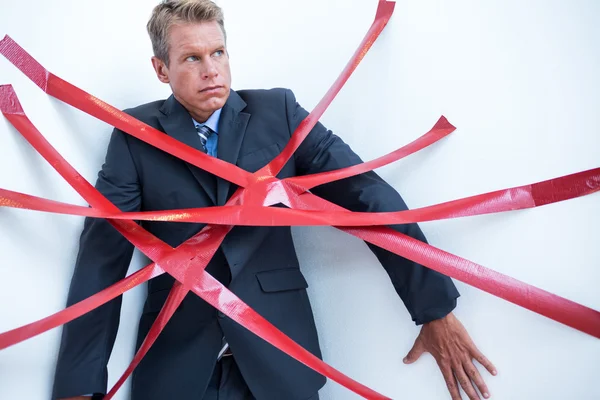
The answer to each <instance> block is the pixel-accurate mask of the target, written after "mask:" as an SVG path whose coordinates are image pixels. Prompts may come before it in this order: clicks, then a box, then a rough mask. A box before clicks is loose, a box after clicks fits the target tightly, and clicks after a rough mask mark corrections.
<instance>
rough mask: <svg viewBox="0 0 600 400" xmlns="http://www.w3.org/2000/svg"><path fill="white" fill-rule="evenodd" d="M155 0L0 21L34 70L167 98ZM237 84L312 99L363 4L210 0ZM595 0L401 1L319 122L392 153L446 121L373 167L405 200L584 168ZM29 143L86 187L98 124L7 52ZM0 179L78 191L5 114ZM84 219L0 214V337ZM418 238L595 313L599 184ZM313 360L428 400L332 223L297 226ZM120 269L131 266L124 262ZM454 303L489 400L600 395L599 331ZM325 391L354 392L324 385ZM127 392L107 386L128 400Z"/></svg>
mask: <svg viewBox="0 0 600 400" xmlns="http://www.w3.org/2000/svg"><path fill="white" fill-rule="evenodd" d="M155 2H156V0H137V1H132V0H129V1H117V0H104V1H101V2H100V1H93V2H88V1H85V2H83V1H76V0H60V1H58V0H55V1H52V2H48V1H40V0H30V1H27V2H25V1H23V2H16V1H10V0H0V10H1V12H0V35H4V34H5V33H6V34H9V35H11V36H12V37H13V38H14V39H15V40H16V41H17V42H18V43H19V44H21V45H22V46H23V47H25V49H27V50H28V51H29V52H31V54H33V55H34V57H36V58H37V59H38V60H39V61H40V62H41V63H42V64H43V65H44V66H46V67H47V68H48V69H50V70H51V71H52V72H54V73H56V74H57V75H59V76H60V77H62V78H65V79H67V80H68V81H70V82H72V83H74V84H76V85H78V86H79V87H81V88H83V89H85V90H87V91H89V92H91V93H93V94H94V95H96V96H98V97H100V98H102V99H103V100H105V101H107V102H109V103H111V104H113V105H114V106H116V107H119V108H126V107H131V106H135V105H137V104H140V103H143V102H147V101H151V100H154V99H158V98H164V97H166V96H167V95H168V94H169V92H168V88H167V87H165V86H163V85H161V84H160V83H159V82H158V81H157V80H156V78H155V77H154V76H153V71H152V69H151V65H150V62H149V57H150V44H149V41H148V39H147V37H146V33H145V22H146V20H147V18H148V15H149V13H150V10H151V8H152V7H153V5H154V3H155ZM220 3H221V4H222V6H223V7H224V9H225V13H226V22H227V27H228V34H229V40H230V42H229V49H230V53H231V58H232V65H233V76H234V88H237V89H241V88H263V87H275V86H283V87H290V88H292V89H293V90H294V91H295V93H296V95H297V97H298V98H299V100H300V102H301V103H302V104H303V105H304V106H305V107H306V108H307V109H312V107H314V105H315V104H316V103H317V101H318V100H319V99H320V98H321V96H322V95H323V94H324V93H325V91H326V89H327V88H328V86H329V85H330V84H331V82H333V80H334V79H335V78H336V77H337V75H338V73H339V72H340V71H341V69H342V67H343V66H344V65H345V63H346V61H347V60H348V58H349V57H350V56H351V54H352V53H353V51H354V50H355V48H356V46H357V45H358V43H359V42H360V40H361V38H362V37H363V35H364V33H365V32H366V30H367V29H368V27H369V25H370V24H371V21H372V17H373V16H374V13H375V7H376V3H377V1H376V0H352V1H349V0H344V1H342V0H335V1H332V0H328V1H323V0H302V1H293V2H292V1H275V0H254V1H252V2H249V1H234V0H222V1H221V2H220ZM599 13H600V3H598V2H597V1H596V0H575V1H558V0H529V1H521V0H519V1H517V0H502V1H500V0H497V1H491V0H488V1H485V2H481V1H477V0H455V1H452V2H450V1H448V2H445V1H441V0H430V1H428V2H424V1H401V2H399V3H398V4H397V7H396V11H395V14H394V16H393V17H392V20H391V22H390V24H389V25H388V27H387V28H386V30H385V31H384V33H383V34H382V36H381V37H380V39H379V40H378V41H377V43H376V44H375V46H374V47H373V49H372V50H371V52H370V53H369V54H368V56H367V57H366V59H365V60H364V61H363V64H361V66H360V67H359V68H358V70H357V71H356V73H355V75H354V76H353V77H352V78H351V80H350V82H349V83H348V84H347V86H346V87H345V88H344V90H343V91H342V92H341V94H340V95H339V97H338V98H337V99H336V100H335V101H334V103H333V105H332V106H331V108H330V109H329V111H328V112H327V113H326V115H325V116H324V118H323V119H322V121H323V122H324V123H325V124H326V125H327V126H328V127H329V128H331V129H333V130H334V132H336V133H337V134H339V135H340V136H342V138H343V139H344V140H346V141H347V142H349V143H350V144H351V145H352V146H353V148H354V149H355V150H356V151H357V152H358V153H359V154H360V155H361V156H362V157H363V158H364V159H365V160H368V159H372V158H374V157H376V156H379V155H381V154H384V153H387V152H388V151H390V150H392V149H395V148H397V147H400V146H401V145H403V144H405V143H407V142H409V141H411V140H413V139H414V138H416V137H417V136H419V135H420V134H422V133H424V132H425V131H426V130H428V129H429V128H430V127H431V126H432V124H433V123H434V122H435V121H436V120H437V118H438V117H439V116H440V114H444V115H446V116H447V117H448V118H449V119H450V121H451V122H453V123H454V124H455V125H456V126H457V127H458V130H457V131H456V132H455V133H454V134H452V136H451V137H450V138H448V139H446V140H444V141H443V142H441V143H439V144H437V145H435V146H434V147H433V148H431V149H428V150H426V151H423V152H422V153H420V154H418V155H415V156H412V157H410V158H408V159H406V160H404V161H402V162H399V163H396V164H394V165H392V166H389V167H387V168H384V169H383V170H381V171H380V173H381V174H382V176H383V177H384V178H386V179H387V180H388V181H389V182H390V183H391V184H393V185H394V187H396V188H397V189H398V190H399V191H400V193H401V194H402V195H403V196H404V198H405V199H406V201H407V203H408V204H409V206H410V207H418V206H424V205H429V204H434V203H438V202H441V201H446V200H451V199H454V198H458V197H463V196H468V195H473V194H477V193H481V192H485V191H490V190H495V189H500V188H505V187H509V186H515V185H521V184H526V183H531V182H535V181H539V180H544V179H548V178H552V177H555V176H560V175H564V174H568V173H572V172H576V171H580V170H584V169H588V168H594V167H598V166H599V163H600V134H599V130H600V114H599V113H598V109H600V94H599V93H600V92H599V90H598V89H599V88H600V77H599V75H598V71H600V48H599V47H598V43H599V39H600V25H598V24H597V22H596V21H597V17H598V15H600V14H599ZM0 83H12V84H13V85H14V86H15V88H16V90H17V93H18V95H19V97H20V99H21V102H22V104H23V106H24V108H25V110H26V112H27V113H28V115H29V116H30V118H31V119H32V120H33V122H34V123H35V124H36V125H37V126H38V127H39V128H40V129H41V131H42V132H43V133H44V134H45V135H46V137H47V138H48V139H49V140H50V141H51V142H52V144H53V145H55V146H56V147H57V148H58V150H59V151H60V152H61V153H62V154H63V155H64V156H65V157H66V158H67V159H68V160H69V161H70V162H71V163H72V164H73V165H74V166H75V167H76V168H77V169H78V170H79V171H80V172H81V173H82V174H83V175H84V176H85V177H86V178H87V179H89V180H91V181H95V176H96V173H97V170H98V169H99V168H100V166H101V163H102V160H103V157H104V152H105V148H106V145H107V141H108V137H109V133H110V130H111V128H110V127H109V126H107V125H105V124H103V123H101V122H98V121H97V120H95V119H94V118H92V117H89V116H87V115H84V114H83V113H81V112H79V111H77V110H75V109H73V108H71V107H69V106H67V105H65V104H63V103H61V102H59V101H57V100H54V99H52V98H49V97H47V96H46V95H45V94H43V93H42V92H41V91H40V90H39V89H38V88H37V87H35V86H34V85H33V84H32V83H30V82H29V81H28V80H27V79H26V78H25V77H24V76H23V75H22V74H21V73H20V72H18V71H17V70H16V68H14V67H13V66H12V65H10V64H9V63H8V62H7V61H6V60H4V59H0ZM0 137H1V142H0V143H1V145H0V171H1V172H0V187H2V188H7V189H11V190H17V191H21V192H25V193H30V194H34V195H38V196H43V197H47V198H52V199H56V200H61V201H66V202H71V203H77V204H85V203H84V202H83V201H82V200H81V199H80V198H79V196H78V195H77V194H76V193H75V192H74V191H73V190H72V189H71V188H70V187H69V186H68V185H67V184H66V183H65V182H64V181H63V180H62V179H61V178H59V177H58V176H57V174H56V173H55V172H54V171H53V170H52V169H51V168H50V167H49V166H48V165H47V164H46V163H45V161H43V160H42V159H41V157H39V156H38V155H37V154H36V153H35V151H34V150H32V149H31V148H30V147H29V145H28V144H27V143H26V142H25V140H23V139H22V138H21V137H20V135H19V134H18V133H17V132H16V130H14V129H13V128H12V127H11V126H10V125H9V124H8V122H7V121H6V120H4V119H0ZM82 222H83V220H82V219H81V218H77V217H66V216H55V215H47V214H40V213H34V212H27V211H16V210H8V209H0V276H2V277H3V285H2V289H1V290H0V331H6V330H9V329H12V328H15V327H17V326H20V325H23V324H26V323H28V322H31V321H34V320H37V319H39V318H42V317H45V316H46V315H48V314H51V313H53V312H56V311H58V310H60V309H61V308H62V307H63V306H64V302H65V298H66V294H67V288H68V283H69V280H70V276H71V272H72V268H73V261H74V257H75V253H76V249H77V238H78V235H79V233H80V230H81V227H82ZM422 227H423V229H424V231H425V233H426V234H427V236H428V238H429V240H430V241H431V243H432V244H434V245H436V246H438V247H440V248H442V249H444V250H447V251H450V252H453V253H456V254H458V255H460V256H462V257H465V258H468V259H470V260H472V261H475V262H478V263H480V264H483V265H485V266H488V267H490V268H493V269H495V270H497V271H500V272H502V273H505V274H508V275H510V276H513V277H515V278H518V279H521V280H524V281H525V282H528V283H531V284H534V285H537V286H539V287H542V288H544V289H546V290H549V291H551V292H553V293H556V294H559V295H562V296H564V297H567V298H569V299H572V300H574V301H577V302H580V303H582V304H584V305H587V306H589V307H593V308H595V309H597V310H600V295H599V294H598V293H599V291H598V288H597V285H598V283H599V282H600V268H598V267H600V252H598V240H599V237H600V197H599V196H598V195H593V196H588V197H586V198H581V199H577V200H574V201H570V202H567V203H562V204H556V205H552V206H548V207H544V208H540V209H535V210H530V211H525V212H515V213H511V214H504V215H491V216H482V217H476V218H468V219H467V218H463V219H459V220H452V221H445V222H431V223H425V224H422ZM294 232H295V239H296V242H297V246H298V251H299V255H300V259H301V262H302V265H303V268H304V271H305V272H306V275H307V278H308V280H309V284H310V289H309V292H310V296H311V299H312V301H313V304H314V308H315V313H316V318H317V324H318V328H319V332H320V336H321V339H322V344H323V350H324V356H325V359H326V360H327V361H328V362H329V363H331V364H332V365H334V366H336V367H338V368H340V369H341V370H342V371H344V372H345V373H347V374H349V375H350V376H351V377H353V378H355V379H357V380H359V381H361V382H363V383H365V384H367V385H370V386H371V387H373V388H375V389H377V390H379V391H381V392H383V393H384V394H386V395H388V396H390V397H392V398H394V399H400V398H402V399H417V398H418V399H445V398H448V397H449V396H448V395H447V392H446V389H445V386H444V382H443V380H442V378H441V375H440V373H439V371H438V369H437V367H436V365H435V362H434V361H433V358H432V357H430V356H428V355H426V356H424V357H423V358H422V359H421V360H420V361H419V362H418V363H416V364H415V365H412V366H405V365H403V364H402V357H403V356H404V355H405V353H406V352H407V351H408V350H409V349H410V347H411V345H412V341H413V340H414V338H415V337H416V335H417V332H418V329H417V328H416V327H415V326H414V325H413V324H412V322H411V321H410V318H409V315H408V313H407V312H406V310H405V309H404V307H403V305H402V303H401V302H400V301H399V299H398V297H397V296H396V295H395V293H394V291H393V290H392V287H391V285H390V284H389V281H388V279H387V276H386V275H385V272H384V271H383V269H382V268H381V267H380V266H379V264H378V262H377V261H376V259H375V257H374V256H373V255H372V254H371V253H370V252H369V251H368V250H367V248H366V246H364V245H363V244H362V243H360V242H359V241H358V240H356V239H354V238H351V237H348V236H346V235H344V234H342V233H340V232H338V231H334V230H333V229H330V228H310V229H308V228H301V229H295V230H294ZM136 257H137V258H136V259H135V260H134V263H133V265H132V269H133V268H138V267H140V266H141V265H142V262H143V261H142V259H141V257H138V256H136ZM457 285H458V287H459V290H460V291H461V293H462V297H461V299H460V302H459V307H458V309H457V310H456V314H457V315H458V317H459V318H460V319H461V320H462V321H463V323H464V324H465V325H466V327H467V329H468V330H469V332H470V333H471V335H472V337H473V338H474V340H475V342H476V343H477V344H478V345H479V346H480V348H481V350H482V351H483V352H484V353H485V354H487V356H488V357H489V358H490V359H491V360H492V361H493V362H494V363H495V364H496V366H497V367H498V370H499V373H500V374H499V376H497V377H494V378H492V377H489V375H488V374H487V373H485V374H484V376H485V377H486V378H487V379H486V380H487V382H488V384H489V387H490V390H491V392H492V395H493V397H494V398H497V399H575V398H576V399H582V400H588V399H589V400H591V399H599V398H600V386H598V384H597V378H598V369H599V360H600V341H599V340H598V339H595V338H592V337H590V336H587V335H585V334H582V333H580V332H577V331H575V330H573V329H570V328H567V327H565V326H563V325H560V324H558V323H555V322H553V321H551V320H548V319H546V318H544V317H541V316H539V315H537V314H534V313H532V312H529V311H527V310H524V309H522V308H520V307H517V306H514V305H512V304H510V303H507V302H505V301H503V300H501V299H498V298H495V297H493V296H491V295H488V294H486V293H484V292H481V291H479V290H476V289H473V288H471V287H469V286H467V285H464V284H462V283H460V282H458V283H457ZM143 293H144V288H138V289H136V290H133V291H131V292H128V293H127V294H126V295H125V300H124V308H123V314H122V324H121V329H120V333H119V336H118V339H117V344H116V347H115V350H114V352H113V357H112V358H111V361H110V380H111V382H112V383H114V382H115V381H116V379H118V377H119V376H120V375H121V373H122V371H123V370H124V369H125V368H126V366H127V365H128V363H129V361H130V359H131V357H132V356H133V337H134V334H135V330H136V329H137V318H138V316H139V313H140V307H141V302H142V300H143V299H142V296H143ZM58 340H59V330H58V329H57V330H54V331H51V332H49V333H46V334H44V335H42V336H39V337H37V338H34V339H32V340H29V341H27V342H25V343H22V344H19V345H17V346H14V347H12V348H9V349H7V350H4V351H1V352H0V399H46V398H48V393H49V390H50V386H51V381H52V375H53V367H54V362H55V357H56V353H57V349H58V344H59V342H58ZM322 393H323V394H322V398H323V399H326V400H327V399H336V400H337V399H353V398H356V396H354V395H353V394H351V393H350V392H349V391H347V390H346V389H344V388H342V387H340V386H339V385H337V384H335V383H328V384H327V386H326V387H325V388H324V389H323V391H322ZM127 394H128V388H124V390H123V391H122V392H121V395H120V396H119V397H118V398H119V399H126V398H127V397H128V396H127Z"/></svg>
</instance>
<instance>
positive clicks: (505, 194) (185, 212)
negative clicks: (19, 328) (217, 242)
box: [0, 89, 600, 227]
mask: <svg viewBox="0 0 600 400" xmlns="http://www.w3.org/2000/svg"><path fill="white" fill-rule="evenodd" d="M0 90H1V89H0ZM9 119H11V120H13V119H12V118H9ZM304 189H305V188H298V189H297V190H299V191H300V194H298V195H300V196H302V195H304ZM597 191H600V168H594V169H591V170H587V171H582V172H578V173H575V174H570V175H565V176H561V177H558V178H553V179H549V180H546V181H543V182H538V183H533V184H530V185H523V186H517V187H513V188H509V189H503V190H497V191H493V192H489V193H483V194H479V195H476V196H470V197H465V198H462V199H458V200H453V201H449V202H446V203H441V204H436V205H432V206H428V207H423V208H415V209H412V210H406V211H396V212H352V213H349V212H345V211H320V210H319V211H317V210H314V209H293V208H292V209H286V208H278V207H265V206H240V205H237V206H214V207H206V208H186V209H179V210H166V211H141V212H107V211H102V210H100V209H97V208H89V207H84V206H78V205H73V204H67V203H61V202H57V201H53V200H48V199H43V198H40V197H36V196H30V195H27V194H23V193H19V192H13V191H10V190H6V189H0V207H11V208H22V209H27V210H33V211H43V212H51V213H56V214H67V215H75V216H81V217H92V218H105V219H120V220H133V221H168V222H195V223H204V224H213V225H242V226H334V225H335V226H338V227H341V226H352V227H357V226H382V225H396V224H411V223H419V222H426V221H439V220H443V219H450V218H459V217H469V216H475V215H482V214H491V213H499V212H506V211H515V210H524V209H529V208H535V207H540V206H544V205H548V204H552V203H557V202H561V201H566V200H571V199H574V198H576V197H581V196H586V195H589V194H592V193H595V192H597Z"/></svg>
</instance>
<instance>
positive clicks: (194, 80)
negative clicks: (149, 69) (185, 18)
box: [152, 21, 231, 122]
mask: <svg viewBox="0 0 600 400" xmlns="http://www.w3.org/2000/svg"><path fill="white" fill-rule="evenodd" d="M152 64H153V66H154V69H155V70H156V74H157V76H158V79H160V81H161V82H164V83H168V84H169V85H170V86H171V90H172V91H173V94H174V95H175V98H176V99H177V100H178V101H179V102H180V103H181V104H182V105H183V106H184V107H185V108H186V109H187V110H188V111H189V112H190V114H191V115H192V117H194V119H196V120H197V121H198V122H204V121H206V120H207V119H208V117H210V115H211V114H212V113H213V112H214V111H216V110H218V109H219V108H221V107H223V106H224V105H225V102H226V101H227V98H228V97H229V88H230V87H231V71H230V69H229V55H228V54H227V50H226V47H225V37H224V35H223V31H222V30H221V27H220V26H219V24H218V23H217V22H216V21H211V22H202V23H193V24H181V25H173V26H172V27H171V29H170V31H169V65H168V66H167V65H166V64H165V63H164V62H163V61H162V60H159V59H158V58H156V57H153V58H152Z"/></svg>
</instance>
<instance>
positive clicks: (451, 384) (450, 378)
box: [438, 362, 462, 400]
mask: <svg viewBox="0 0 600 400" xmlns="http://www.w3.org/2000/svg"><path fill="white" fill-rule="evenodd" d="M438 366H439V367H440V371H442V375H444V381H446V386H447V387H448V391H449V392H450V396H452V400H462V398H461V397H460V390H459V389H458V384H457V383H456V378H455V377H454V374H453V373H452V368H451V367H450V364H446V363H439V362H438Z"/></svg>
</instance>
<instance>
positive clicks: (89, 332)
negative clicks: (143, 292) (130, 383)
mask: <svg viewBox="0 0 600 400" xmlns="http://www.w3.org/2000/svg"><path fill="white" fill-rule="evenodd" d="M127 139H128V138H127V137H126V136H125V134H124V133H123V132H121V131H119V130H116V129H115V130H114V131H113V133H112V136H111V139H110V142H109V145H108V150H107V154H106V159H105V163H104V165H103V166H102V169H101V171H100V172H99V173H98V179H97V182H96V188H97V189H98V190H99V191H100V192H101V193H102V194H103V195H104V196H105V197H107V198H108V199H109V200H110V201H111V202H112V203H113V204H115V205H116V206H117V207H118V208H119V209H120V210H121V211H139V209H140V203H141V200H140V198H141V196H140V185H139V181H138V175H137V171H136V168H135V165H134V162H133V159H132V157H131V153H130V150H129V145H128V140H127ZM132 254H133V245H132V244H131V243H129V242H128V241H127V239H125V238H124V237H123V236H122V235H121V234H120V233H119V232H118V231H117V230H116V229H114V228H113V227H112V225H110V224H109V223H108V222H107V221H106V220H104V219H95V218H86V220H85V223H84V227H83V231H82V233H81V237H80V242H79V252H78V254H77V259H76V263H75V270H74V272H73V277H72V279H71V285H70V288H69V294H68V298H67V306H70V305H72V304H75V303H77V302H79V301H81V300H83V299H85V298H87V297H89V296H91V295H93V294H96V293H98V292H99V291H101V290H103V289H105V288H106V287H108V286H110V285H112V284H114V283H116V282H118V281H119V280H121V279H123V278H124V277H125V274H126V273H127V269H128V267H129V264H130V262H131V257H132ZM120 312H121V296H119V297H117V298H115V299H114V300H112V301H110V302H108V303H106V304H104V305H103V306H101V307H99V308H97V309H95V310H93V311H92V312H89V313H87V314H85V315H83V316H81V317H80V318H78V319H76V320H74V321H72V322H70V323H68V324H66V325H65V326H64V327H63V331H62V339H61V345H60V350H59V354H58V361H57V366H56V374H55V378H54V389H53V394H52V398H53V399H60V398H65V397H71V396H81V395H82V394H84V393H106V389H107V380H108V371H107V364H108V359H109V357H110V353H111V351H112V348H113V345H114V341H115V338H116V335H117V329H118V325H119V318H120Z"/></svg>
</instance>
